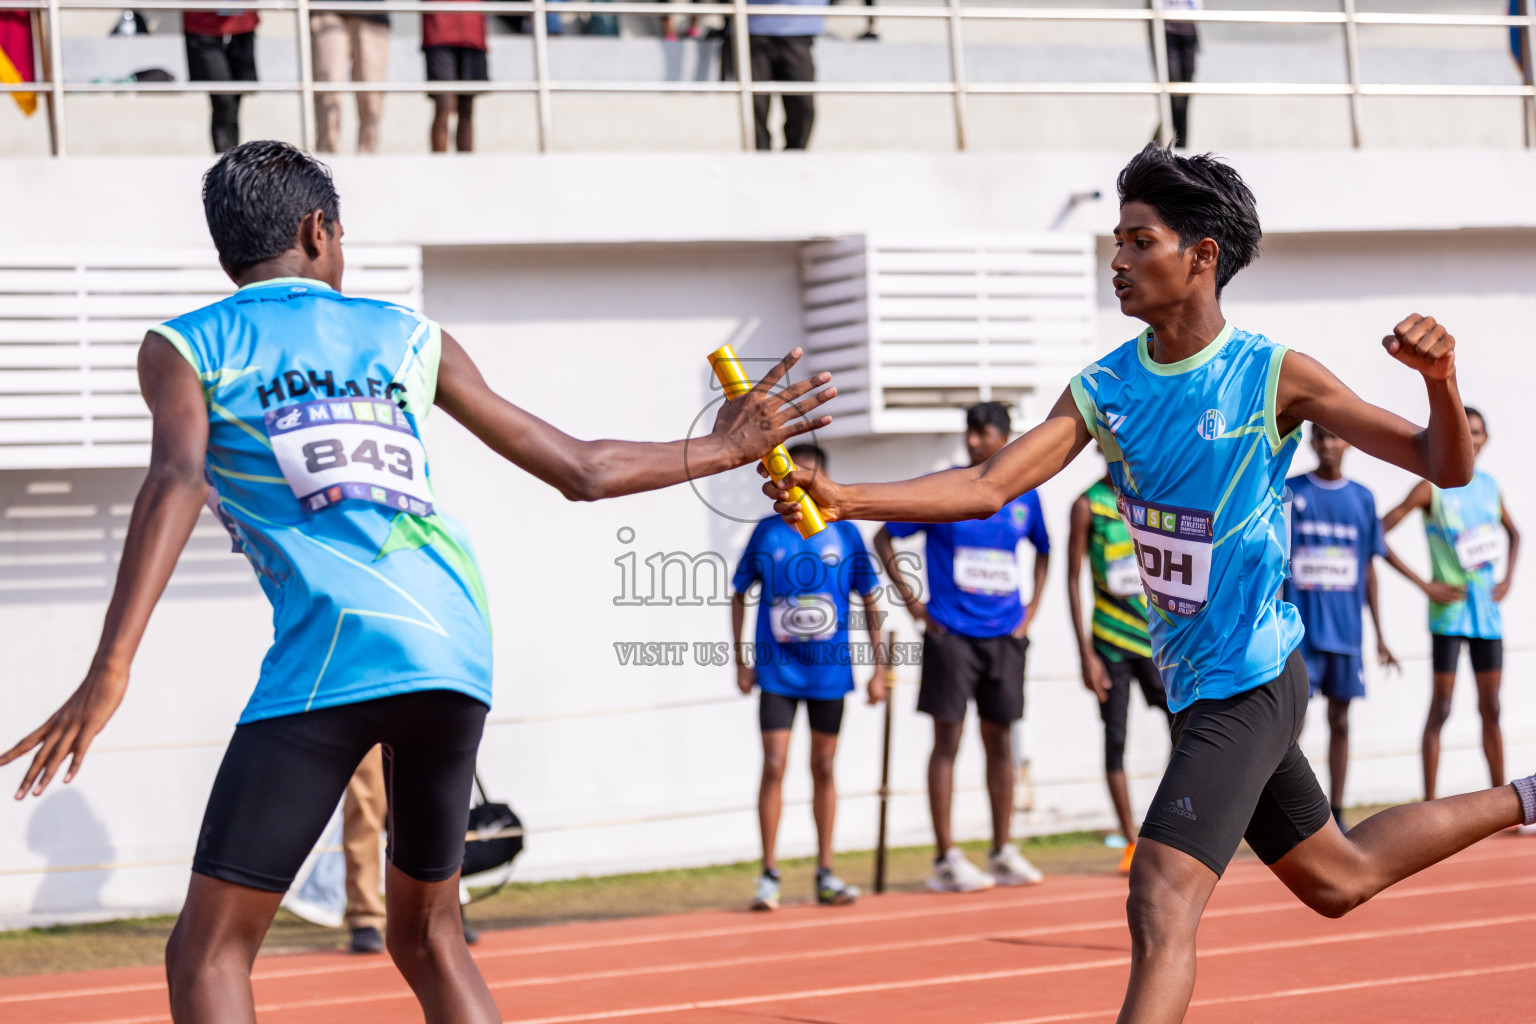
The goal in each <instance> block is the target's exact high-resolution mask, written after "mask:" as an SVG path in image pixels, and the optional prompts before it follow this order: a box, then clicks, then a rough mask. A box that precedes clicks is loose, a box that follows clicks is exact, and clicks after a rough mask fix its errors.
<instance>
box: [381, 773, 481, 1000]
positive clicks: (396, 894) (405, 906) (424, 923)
mask: <svg viewBox="0 0 1536 1024" xmlns="http://www.w3.org/2000/svg"><path fill="white" fill-rule="evenodd" d="M466 796H467V794H466ZM384 889H385V892H386V894H387V899H388V901H389V921H388V925H387V927H388V934H387V936H386V939H385V943H386V945H387V946H388V948H389V955H390V958H391V959H392V960H394V962H395V966H396V967H398V968H399V969H400V974H401V975H402V976H403V977H404V978H405V981H406V984H408V985H410V986H411V991H412V992H414V993H416V1000H417V1001H418V1002H419V1003H421V1012H422V1015H423V1016H424V1017H425V1018H426V1021H427V1024H500V1021H501V1012H500V1011H499V1010H497V1009H496V1001H495V1000H494V999H492V998H491V992H490V989H488V988H486V987H485V981H484V979H482V978H481V977H480V968H478V967H477V966H475V961H474V958H473V957H471V956H470V955H469V947H468V946H466V945H465V944H464V922H463V919H462V918H461V917H460V916H459V915H460V911H459V875H458V872H454V874H453V875H452V876H451V877H449V878H445V879H443V880H441V881H435V882H424V881H420V880H418V879H415V878H412V877H411V876H410V875H407V874H406V873H405V872H403V871H401V870H400V869H399V868H397V867H396V866H395V865H393V864H391V865H390V866H389V871H388V873H387V874H386V875H385V878H384Z"/></svg>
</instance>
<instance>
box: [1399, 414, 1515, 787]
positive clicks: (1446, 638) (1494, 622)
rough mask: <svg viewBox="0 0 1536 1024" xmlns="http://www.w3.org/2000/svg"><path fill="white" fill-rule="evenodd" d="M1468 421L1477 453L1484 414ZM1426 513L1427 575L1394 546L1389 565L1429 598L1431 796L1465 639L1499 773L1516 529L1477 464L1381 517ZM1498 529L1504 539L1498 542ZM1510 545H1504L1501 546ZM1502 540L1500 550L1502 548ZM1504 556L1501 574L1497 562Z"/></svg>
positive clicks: (1490, 754)
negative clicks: (1459, 483)
mask: <svg viewBox="0 0 1536 1024" xmlns="http://www.w3.org/2000/svg"><path fill="white" fill-rule="evenodd" d="M1466 413H1467V426H1468V429H1469V430H1470V431H1471V434H1472V451H1473V455H1474V457H1476V456H1480V455H1481V454H1482V452H1483V446H1484V445H1485V444H1487V443H1488V423H1487V421H1486V420H1485V419H1484V418H1483V414H1482V413H1480V412H1478V411H1477V410H1476V409H1473V408H1471V407H1468V408H1467V410H1466ZM1414 510H1418V511H1420V512H1422V513H1423V515H1424V533H1425V535H1426V538H1427V539H1428V541H1429V563H1430V578H1429V579H1428V580H1425V579H1423V578H1422V577H1420V576H1419V574H1418V573H1416V572H1414V571H1413V569H1412V568H1410V567H1409V566H1408V563H1406V562H1404V561H1403V560H1402V559H1401V558H1399V557H1398V556H1397V555H1396V554H1395V553H1391V552H1389V553H1388V555H1387V558H1388V561H1390V562H1391V563H1392V567H1393V568H1394V569H1396V570H1397V571H1398V572H1400V573H1402V574H1403V575H1404V576H1406V577H1407V578H1408V579H1409V580H1411V581H1412V582H1413V584H1414V585H1415V586H1417V587H1418V588H1419V589H1420V590H1422V591H1423V592H1424V594H1425V596H1426V597H1428V598H1429V632H1430V670H1431V672H1432V673H1433V676H1432V679H1433V687H1434V689H1433V693H1432V695H1431V696H1430V701H1429V716H1428V718H1426V719H1425V722H1424V798H1425V799H1426V800H1433V799H1434V798H1435V781H1436V777H1437V776H1438V774H1439V770H1440V730H1441V728H1442V727H1444V725H1445V722H1446V719H1448V718H1449V717H1450V714H1451V693H1452V691H1454V690H1455V688H1456V664H1457V662H1459V661H1460V660H1461V648H1462V647H1463V646H1464V645H1465V646H1466V648H1467V653H1468V655H1469V657H1470V659H1471V662H1472V675H1473V678H1474V679H1475V680H1476V682H1477V710H1478V713H1479V715H1481V717H1482V720H1483V755H1484V756H1485V757H1486V758H1487V759H1488V775H1489V777H1490V778H1491V779H1492V780H1493V784H1494V785H1495V786H1497V785H1500V784H1502V783H1503V781H1504V734H1503V732H1502V730H1501V729H1500V728H1499V690H1500V688H1501V687H1502V685H1503V682H1504V620H1503V616H1502V615H1501V614H1500V610H1499V605H1500V603H1501V602H1503V600H1504V597H1505V595H1506V594H1508V593H1509V587H1510V584H1511V583H1512V582H1513V581H1514V578H1515V562H1516V560H1517V559H1519V557H1520V531H1519V530H1517V529H1516V528H1515V521H1514V520H1513V519H1511V518H1510V515H1509V509H1508V508H1506V507H1505V505H1504V498H1503V495H1501V494H1500V493H1499V485H1498V483H1497V482H1496V481H1495V480H1494V479H1493V477H1491V476H1489V475H1488V474H1487V473H1484V472H1483V471H1482V470H1477V471H1476V472H1474V473H1473V474H1472V480H1471V482H1469V483H1468V484H1467V485H1466V486H1465V487H1444V488H1442V487H1435V486H1432V485H1431V484H1430V483H1429V481H1427V480H1421V481H1419V483H1418V484H1416V485H1415V486H1414V488H1413V490H1411V491H1409V492H1408V496H1407V497H1406V498H1404V499H1403V501H1402V503H1401V504H1399V505H1398V506H1397V507H1396V508H1394V509H1392V510H1391V511H1390V512H1388V513H1387V514H1386V515H1385V516H1383V517H1382V526H1383V527H1384V528H1385V529H1387V530H1391V529H1392V528H1393V527H1395V526H1397V525H1398V524H1399V523H1401V522H1402V521H1403V519H1404V518H1405V517H1406V516H1407V515H1408V513H1410V512H1412V511H1414ZM1501 534H1502V536H1503V540H1504V543H1503V544H1501V543H1500V535H1501ZM1506 545H1507V547H1506ZM1501 548H1504V549H1505V550H1501ZM1500 561H1502V562H1503V563H1504V571H1503V578H1502V579H1501V578H1500V577H1499V574H1498V571H1497V567H1498V564H1499V562H1500Z"/></svg>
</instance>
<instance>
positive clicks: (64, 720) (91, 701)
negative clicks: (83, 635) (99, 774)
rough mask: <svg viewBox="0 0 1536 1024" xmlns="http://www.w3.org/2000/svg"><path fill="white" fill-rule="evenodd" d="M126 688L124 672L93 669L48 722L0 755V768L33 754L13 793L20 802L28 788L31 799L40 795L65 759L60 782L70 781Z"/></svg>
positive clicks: (126, 680)
mask: <svg viewBox="0 0 1536 1024" xmlns="http://www.w3.org/2000/svg"><path fill="white" fill-rule="evenodd" d="M127 688H128V673H127V672H126V671H123V672H114V671H111V670H96V669H93V670H92V671H91V672H90V674H89V675H87V676H86V677H85V681H84V682H83V683H81V684H80V686H79V687H78V688H77V689H76V690H75V692H74V693H73V694H71V695H70V697H69V700H67V701H65V702H64V706H63V707H61V708H59V710H57V711H55V712H54V713H53V715H52V716H51V717H49V719H48V721H46V722H44V723H43V724H42V725H41V726H39V727H38V728H37V729H35V730H34V731H33V732H31V733H29V734H28V735H27V736H26V737H25V738H24V739H23V740H22V741H21V742H20V743H18V744H16V745H15V746H14V747H12V748H11V749H10V750H7V751H6V752H5V753H3V754H0V766H3V765H8V764H10V763H11V762H12V761H15V760H17V759H18V758H21V757H24V756H26V754H27V753H28V752H29V751H32V750H36V751H37V756H36V757H34V758H32V763H31V765H29V766H28V767H27V772H26V774H25V775H23V776H22V777H21V786H20V787H18V788H17V790H16V799H17V800H21V799H24V798H25V797H26V795H27V790H29V789H30V790H32V795H33V796H42V795H43V790H45V789H47V788H48V783H50V782H52V781H53V777H54V776H55V775H56V774H58V770H59V766H60V765H62V764H63V763H64V759H65V758H66V757H68V758H69V759H70V762H69V771H67V772H65V773H64V781H65V782H69V781H71V780H72V779H74V777H75V775H76V774H78V773H79V771H80V766H81V765H82V764H84V763H85V753H86V751H87V750H88V749H90V746H91V742H92V741H93V740H95V739H96V734H97V733H99V732H101V730H102V728H103V727H104V726H106V724H107V719H109V718H111V717H112V713H113V712H114V711H116V710H117V706H118V705H119V704H121V703H122V701H123V692H124V691H125V690H126V689H127Z"/></svg>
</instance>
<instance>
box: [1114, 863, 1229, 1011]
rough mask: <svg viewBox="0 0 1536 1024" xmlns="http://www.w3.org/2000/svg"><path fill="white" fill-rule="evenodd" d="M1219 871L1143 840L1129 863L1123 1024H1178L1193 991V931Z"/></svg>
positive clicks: (1122, 1009) (1214, 886)
mask: <svg viewBox="0 0 1536 1024" xmlns="http://www.w3.org/2000/svg"><path fill="white" fill-rule="evenodd" d="M1217 878H1218V876H1217V874H1216V872H1214V871H1212V870H1211V869H1210V868H1209V867H1208V866H1207V865H1205V864H1204V863H1202V862H1201V861H1199V860H1197V859H1196V858H1194V857H1191V856H1190V855H1189V854H1187V853H1183V852H1181V851H1179V850H1176V849H1174V848H1173V847H1171V846H1168V845H1167V844H1165V843H1160V842H1158V841H1157V840H1156V839H1150V838H1143V839H1141V840H1139V841H1138V842H1137V844H1136V859H1135V860H1133V861H1131V894H1130V897H1129V898H1128V899H1127V900H1126V902H1125V913H1126V921H1127V923H1128V924H1129V925H1130V928H1131V979H1130V982H1129V984H1128V985H1127V986H1126V990H1125V1003H1124V1005H1123V1006H1121V1008H1120V1017H1119V1022H1120V1024H1164V1022H1166V1024H1177V1022H1178V1021H1181V1020H1183V1019H1184V1011H1185V1010H1186V1009H1188V1007H1189V997H1190V994H1191V993H1192V992H1193V991H1194V988H1195V931H1196V929H1197V928H1199V926H1200V915H1201V914H1202V913H1204V912H1205V905H1206V903H1207V902H1208V901H1209V900H1210V898H1211V890H1213V889H1215V888H1216V881H1217Z"/></svg>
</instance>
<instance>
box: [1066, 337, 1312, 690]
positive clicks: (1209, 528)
mask: <svg viewBox="0 0 1536 1024" xmlns="http://www.w3.org/2000/svg"><path fill="white" fill-rule="evenodd" d="M1150 333H1151V331H1150V329H1148V330H1146V331H1143V332H1142V333H1141V335H1139V336H1138V337H1136V338H1134V339H1132V340H1131V341H1128V342H1126V343H1125V344H1124V345H1121V346H1120V347H1119V348H1117V349H1115V350H1114V351H1113V352H1111V353H1109V354H1108V355H1106V356H1104V357H1103V358H1101V359H1100V360H1099V361H1098V362H1096V363H1094V364H1093V365H1091V366H1089V367H1088V368H1087V369H1085V370H1083V372H1082V373H1080V374H1078V375H1077V376H1076V377H1074V378H1073V379H1072V384H1071V392H1072V397H1073V399H1074V401H1075V402H1076V404H1077V408H1078V412H1079V413H1080V414H1081V415H1082V417H1083V422H1084V423H1086V424H1087V425H1088V431H1089V433H1091V434H1092V435H1093V436H1094V437H1095V438H1096V439H1097V440H1098V442H1099V445H1100V447H1102V448H1103V449H1104V456H1105V458H1106V459H1107V460H1108V462H1109V472H1110V476H1111V477H1112V478H1113V480H1114V482H1115V489H1116V491H1118V492H1119V499H1118V505H1119V508H1120V514H1121V518H1122V519H1123V520H1124V521H1125V525H1126V528H1127V529H1128V530H1129V531H1130V534H1131V540H1132V542H1133V544H1134V545H1135V549H1136V556H1137V565H1138V567H1139V568H1140V570H1141V579H1142V588H1143V589H1144V590H1145V591H1146V594H1147V608H1148V612H1149V620H1150V625H1151V628H1150V630H1149V632H1150V634H1151V637H1152V653H1153V657H1154V659H1155V660H1156V662H1157V667H1158V671H1159V673H1160V674H1161V676H1162V679H1163V685H1164V687H1165V688H1166V689H1167V691H1168V707H1169V709H1170V710H1172V711H1181V710H1183V709H1184V708H1186V707H1188V706H1189V705H1190V704H1193V703H1194V702H1195V701H1197V700H1201V699H1204V698H1216V699H1220V698H1224V697H1231V696H1234V695H1236V694H1239V693H1243V692H1245V691H1247V690H1251V689H1254V688H1255V687H1258V686H1262V685H1264V684H1265V683H1267V682H1269V681H1270V680H1272V679H1274V678H1276V677H1277V676H1279V675H1280V671H1281V669H1282V668H1283V667H1284V665H1285V661H1286V658H1288V657H1289V656H1290V654H1291V652H1292V651H1294V650H1295V649H1296V647H1297V645H1298V644H1299V643H1300V642H1301V635H1302V625H1301V616H1300V615H1299V614H1298V613H1297V611H1296V609H1295V607H1294V606H1292V605H1290V604H1288V603H1287V602H1285V601H1282V600H1280V598H1279V596H1278V595H1279V593H1280V588H1281V584H1283V583H1284V581H1285V575H1286V562H1287V559H1288V554H1289V552H1288V535H1287V531H1286V523H1285V507H1284V502H1283V496H1284V493H1285V474H1286V470H1287V469H1289V468H1290V464H1291V457H1292V455H1294V454H1295V452H1296V443H1297V438H1298V437H1299V436H1300V431H1299V429H1298V430H1293V431H1291V432H1290V433H1289V434H1287V435H1286V436H1284V437H1281V436H1280V434H1279V430H1278V427H1277V424H1276V411H1275V396H1276V392H1277V389H1278V387H1279V382H1280V364H1281V361H1282V360H1283V359H1284V357H1285V353H1286V351H1287V350H1286V349H1284V348H1282V347H1281V346H1279V345H1276V344H1275V343H1274V342H1272V341H1270V340H1269V339H1268V338H1265V337H1264V336H1263V335H1259V334H1250V333H1248V332H1247V331H1238V330H1234V329H1233V328H1232V326H1231V324H1227V325H1226V326H1224V327H1223V328H1222V330H1221V333H1219V334H1218V335H1217V336H1216V338H1215V339H1214V340H1213V341H1212V342H1211V343H1210V344H1209V345H1207V346H1206V347H1205V348H1203V349H1201V350H1200V351H1199V352H1197V353H1195V354H1194V355H1193V356H1190V357H1189V358H1187V359H1183V360H1180V361H1179V362H1176V363H1166V364H1164V363H1156V362H1153V361H1152V357H1151V355H1150V354H1149V351H1148V338H1149V336H1150Z"/></svg>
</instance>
